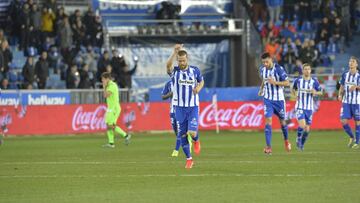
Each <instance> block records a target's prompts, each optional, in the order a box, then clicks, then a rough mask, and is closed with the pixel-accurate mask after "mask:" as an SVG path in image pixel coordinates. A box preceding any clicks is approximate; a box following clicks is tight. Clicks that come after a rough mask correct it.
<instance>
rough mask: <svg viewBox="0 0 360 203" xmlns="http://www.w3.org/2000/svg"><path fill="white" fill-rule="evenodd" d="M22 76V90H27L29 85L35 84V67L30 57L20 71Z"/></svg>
mask: <svg viewBox="0 0 360 203" xmlns="http://www.w3.org/2000/svg"><path fill="white" fill-rule="evenodd" d="M22 75H23V77H24V84H23V88H24V89H27V87H28V86H29V84H31V86H32V85H33V83H34V82H35V65H34V58H33V57H32V56H29V57H28V58H27V60H26V63H25V65H24V67H23V69H22Z"/></svg>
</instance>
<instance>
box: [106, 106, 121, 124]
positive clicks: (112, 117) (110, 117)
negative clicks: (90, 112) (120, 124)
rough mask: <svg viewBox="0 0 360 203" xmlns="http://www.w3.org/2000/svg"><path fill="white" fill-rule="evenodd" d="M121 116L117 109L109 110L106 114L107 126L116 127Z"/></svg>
mask: <svg viewBox="0 0 360 203" xmlns="http://www.w3.org/2000/svg"><path fill="white" fill-rule="evenodd" d="M119 116H120V110H117V109H115V110H114V109H109V108H108V109H107V110H106V114H105V123H106V124H107V125H114V124H116V122H117V120H118V118H119Z"/></svg>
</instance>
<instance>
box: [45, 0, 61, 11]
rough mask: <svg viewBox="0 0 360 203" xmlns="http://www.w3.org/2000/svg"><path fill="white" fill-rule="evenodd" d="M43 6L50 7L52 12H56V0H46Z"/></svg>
mask: <svg viewBox="0 0 360 203" xmlns="http://www.w3.org/2000/svg"><path fill="white" fill-rule="evenodd" d="M44 7H46V8H49V9H51V10H52V11H53V12H54V13H57V12H58V7H57V4H56V0H47V1H46V2H45V4H44Z"/></svg>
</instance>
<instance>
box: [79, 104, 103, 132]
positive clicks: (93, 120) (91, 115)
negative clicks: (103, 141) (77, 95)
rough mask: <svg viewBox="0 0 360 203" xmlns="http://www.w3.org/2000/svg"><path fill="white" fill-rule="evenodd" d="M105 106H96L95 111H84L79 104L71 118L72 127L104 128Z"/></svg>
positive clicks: (83, 128)
mask: <svg viewBox="0 0 360 203" xmlns="http://www.w3.org/2000/svg"><path fill="white" fill-rule="evenodd" d="M105 112H106V107H105V106H98V107H97V108H96V109H95V111H89V112H86V111H84V110H83V107H82V106H79V107H78V108H77V109H76V111H75V113H74V116H73V119H72V129H73V130H74V131H80V130H105V129H106V124H105V120H104V118H105Z"/></svg>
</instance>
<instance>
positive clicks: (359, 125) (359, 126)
mask: <svg viewBox="0 0 360 203" xmlns="http://www.w3.org/2000/svg"><path fill="white" fill-rule="evenodd" d="M352 107H353V108H352V110H353V115H354V119H355V141H353V144H352V146H351V147H352V148H353V149H358V148H359V139H360V111H359V110H360V105H357V104H353V105H352Z"/></svg>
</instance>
